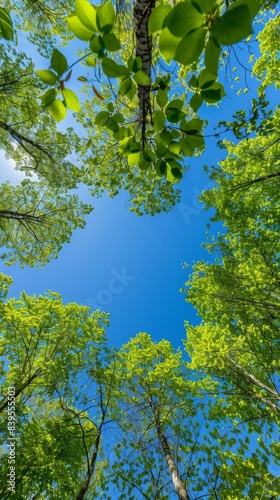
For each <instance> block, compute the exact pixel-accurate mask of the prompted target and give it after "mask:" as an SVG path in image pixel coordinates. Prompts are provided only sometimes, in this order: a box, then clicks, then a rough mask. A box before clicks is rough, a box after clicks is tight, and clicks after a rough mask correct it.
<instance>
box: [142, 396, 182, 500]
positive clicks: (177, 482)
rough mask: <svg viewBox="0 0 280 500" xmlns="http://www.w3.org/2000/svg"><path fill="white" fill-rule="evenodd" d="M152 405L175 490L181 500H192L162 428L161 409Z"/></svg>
mask: <svg viewBox="0 0 280 500" xmlns="http://www.w3.org/2000/svg"><path fill="white" fill-rule="evenodd" d="M151 407H152V410H153V414H154V418H155V425H156V430H157V435H158V438H159V442H160V445H161V449H162V451H163V454H164V456H165V460H166V463H167V466H168V469H169V472H170V475H171V478H172V482H173V485H174V489H175V492H176V493H177V495H178V497H179V499H180V500H191V499H190V497H189V494H188V492H187V490H186V487H185V484H184V482H183V481H182V479H181V476H180V474H179V471H178V467H177V465H176V463H175V460H174V457H173V454H172V451H171V449H170V446H169V443H168V439H167V437H166V436H165V434H164V431H163V429H162V423H161V421H160V415H159V410H158V408H157V406H156V404H154V403H153V401H151Z"/></svg>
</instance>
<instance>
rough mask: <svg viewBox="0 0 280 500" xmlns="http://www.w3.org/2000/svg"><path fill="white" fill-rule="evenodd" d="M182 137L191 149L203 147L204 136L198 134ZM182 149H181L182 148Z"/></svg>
mask: <svg viewBox="0 0 280 500" xmlns="http://www.w3.org/2000/svg"><path fill="white" fill-rule="evenodd" d="M184 139H185V141H186V143H187V144H189V146H190V147H191V148H192V149H200V148H202V147H204V145H205V142H204V138H203V137H202V136H199V135H186V137H184ZM182 151H183V148H182ZM183 152H184V151H183ZM184 154H185V153H184Z"/></svg>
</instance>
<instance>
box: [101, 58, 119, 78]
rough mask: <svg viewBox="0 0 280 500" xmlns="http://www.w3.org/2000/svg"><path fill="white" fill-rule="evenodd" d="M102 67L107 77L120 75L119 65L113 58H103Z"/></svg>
mask: <svg viewBox="0 0 280 500" xmlns="http://www.w3.org/2000/svg"><path fill="white" fill-rule="evenodd" d="M102 69H103V71H104V73H105V75H106V76H108V77H109V78H117V77H119V76H120V75H121V72H120V66H119V65H118V64H117V63H116V62H115V61H113V59H110V57H105V58H104V59H103V61H102Z"/></svg>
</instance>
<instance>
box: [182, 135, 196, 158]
mask: <svg viewBox="0 0 280 500" xmlns="http://www.w3.org/2000/svg"><path fill="white" fill-rule="evenodd" d="M180 147H181V151H182V153H183V155H184V156H193V154H194V147H192V146H191V145H190V143H189V142H188V141H187V140H186V139H185V137H182V138H181V139H180Z"/></svg>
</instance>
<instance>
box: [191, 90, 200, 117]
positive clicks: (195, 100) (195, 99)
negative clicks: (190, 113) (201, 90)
mask: <svg viewBox="0 0 280 500" xmlns="http://www.w3.org/2000/svg"><path fill="white" fill-rule="evenodd" d="M202 103H203V99H202V97H201V95H200V94H198V93H197V92H196V93H195V94H194V95H193V96H192V98H191V100H190V106H191V108H192V109H193V110H194V112H195V113H196V111H197V110H198V108H200V106H201V104H202Z"/></svg>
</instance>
